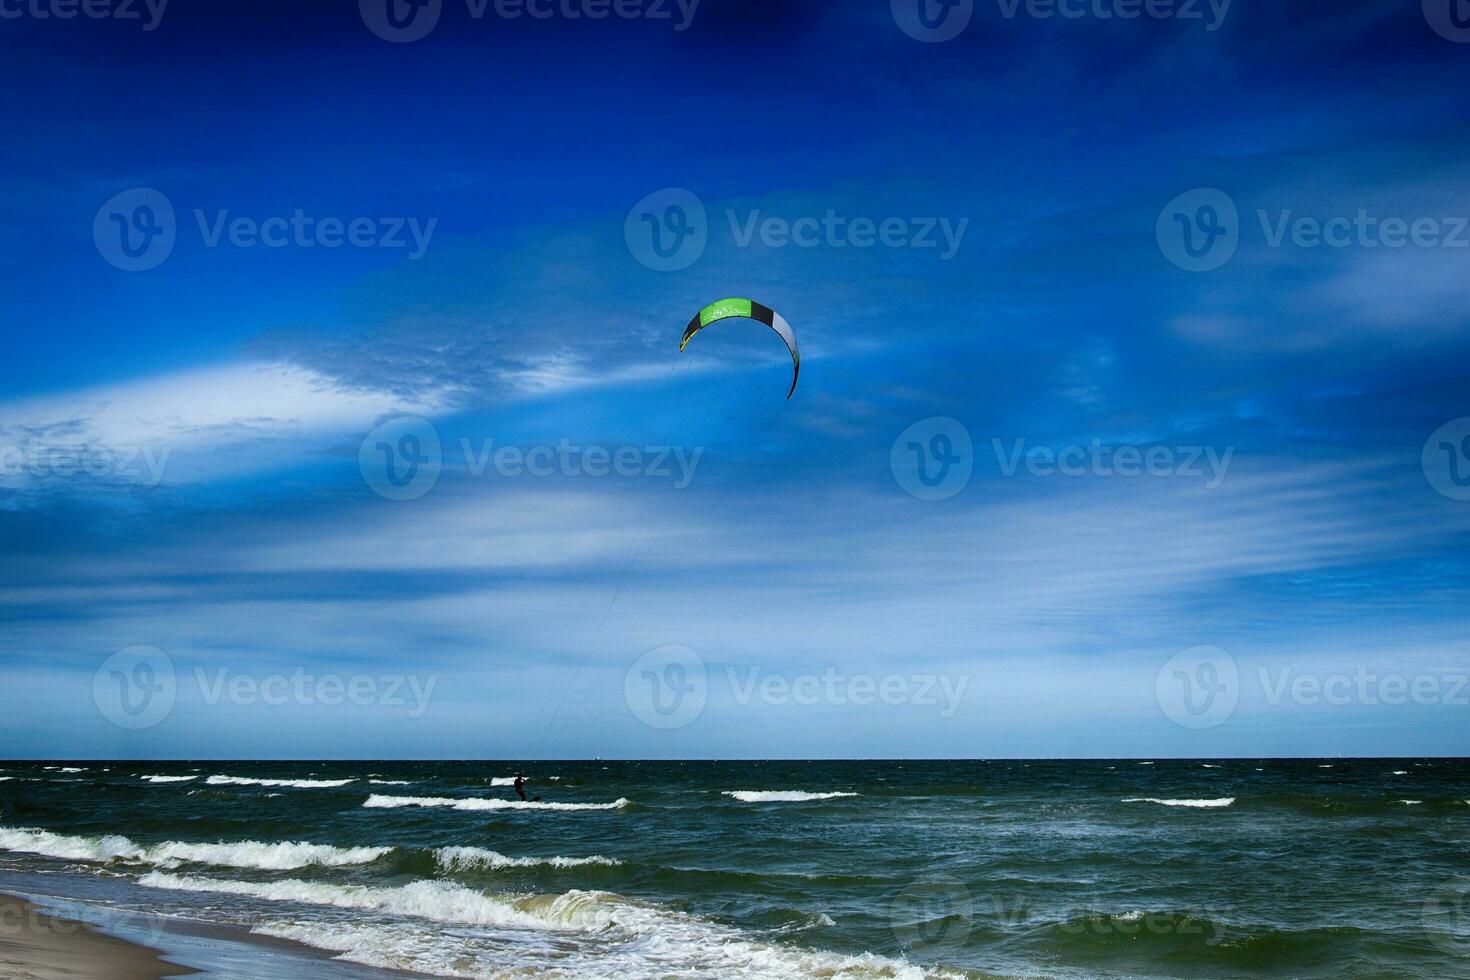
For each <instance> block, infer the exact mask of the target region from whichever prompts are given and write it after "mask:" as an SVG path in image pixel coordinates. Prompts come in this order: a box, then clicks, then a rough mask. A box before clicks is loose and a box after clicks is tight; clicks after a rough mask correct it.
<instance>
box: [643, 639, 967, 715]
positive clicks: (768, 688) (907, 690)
mask: <svg viewBox="0 0 1470 980" xmlns="http://www.w3.org/2000/svg"><path fill="white" fill-rule="evenodd" d="M714 679H715V680H723V681H724V683H725V685H726V687H727V688H728V691H727V693H728V696H729V700H730V701H731V702H732V703H733V704H734V705H735V706H737V707H739V708H747V707H749V706H750V705H752V704H762V705H766V706H768V707H776V708H782V707H789V706H796V707H802V708H814V707H819V706H829V707H858V708H870V707H878V706H882V707H890V708H899V707H915V708H925V709H928V708H933V709H937V714H938V716H939V717H940V718H945V719H948V718H953V717H954V716H955V714H956V713H957V712H958V711H959V709H960V706H961V704H962V703H963V702H964V699H965V692H966V690H967V689H968V688H969V684H970V678H969V676H968V675H964V674H958V675H951V674H931V673H912V674H882V675H878V674H869V673H863V672H850V671H844V670H840V669H838V668H837V667H833V666H829V667H824V668H823V669H822V670H820V671H818V672H814V673H804V674H795V675H793V674H784V673H773V672H770V671H766V670H763V669H762V668H760V667H750V668H736V667H726V668H725V669H724V671H723V672H722V673H717V674H715V675H714ZM714 693H716V692H714V691H712V690H711V674H710V671H709V669H708V668H707V667H706V665H705V662H704V658H702V657H701V656H700V655H699V654H697V653H695V652H694V651H693V650H691V649H690V648H688V647H685V646H664V647H659V648H657V649H655V650H650V651H648V652H647V653H645V654H643V655H642V656H641V657H639V658H638V659H637V660H635V661H634V662H633V664H632V665H631V666H629V668H628V670H627V672H626V673H625V674H624V676H623V699H624V701H625V702H626V703H627V705H628V710H629V711H631V712H632V713H633V715H634V717H636V718H638V720H639V721H642V722H643V723H644V724H646V725H648V726H650V727H652V728H659V729H672V728H683V727H684V726H686V725H689V724H690V723H692V722H693V721H694V720H695V719H697V718H698V717H699V716H700V715H701V714H702V713H703V712H704V709H705V705H706V704H707V703H708V702H709V699H710V697H711V695H712V694H714Z"/></svg>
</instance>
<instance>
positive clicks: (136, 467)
mask: <svg viewBox="0 0 1470 980" xmlns="http://www.w3.org/2000/svg"><path fill="white" fill-rule="evenodd" d="M170 454H171V450H170V449H169V448H168V447H167V446H165V447H163V448H161V449H155V448H154V447H152V446H100V445H64V446H59V445H47V444H45V443H40V442H35V441H27V442H23V443H21V444H20V445H14V446H6V445H0V479H10V480H17V479H21V478H31V479H38V480H41V479H60V480H66V479H92V480H99V481H116V482H118V483H123V484H127V485H129V486H142V487H146V488H148V489H152V488H153V487H156V486H158V485H159V484H160V483H162V482H163V472H164V468H165V467H166V466H167V465H168V460H169V456H170Z"/></svg>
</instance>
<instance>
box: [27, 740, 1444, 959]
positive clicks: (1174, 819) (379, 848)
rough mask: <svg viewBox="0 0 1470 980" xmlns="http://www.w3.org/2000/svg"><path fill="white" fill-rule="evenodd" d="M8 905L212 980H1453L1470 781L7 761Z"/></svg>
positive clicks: (1116, 767) (1213, 763)
mask: <svg viewBox="0 0 1470 980" xmlns="http://www.w3.org/2000/svg"><path fill="white" fill-rule="evenodd" d="M518 769H519V770H523V771H524V772H525V773H526V777H527V787H528V792H529V794H530V795H532V796H533V797H535V798H534V799H532V800H528V801H527V802H521V801H520V800H519V799H517V797H516V794H515V792H514V790H513V788H512V786H511V781H512V778H513V775H514V773H515V772H516V771H517V770H518ZM0 891H4V892H9V893H12V894H19V895H25V896H29V897H32V898H34V899H36V900H37V901H39V902H41V904H42V907H43V908H47V909H51V910H53V911H59V912H62V913H64V914H67V915H72V916H74V917H76V918H81V919H84V920H85V921H91V922H96V923H97V924H99V925H100V926H101V927H102V928H104V929H106V930H109V931H114V932H117V933H119V934H121V935H122V936H123V937H124V938H131V939H135V940H139V941H148V942H150V943H151V944H154V945H157V946H158V947H159V948H162V949H164V950H165V951H170V950H173V951H175V952H177V954H178V955H179V956H180V957H181V958H182V961H184V962H194V961H197V964H198V965H200V966H201V967H203V968H205V969H206V971H212V972H213V974H214V975H217V976H256V975H259V976H270V975H274V976H284V975H290V976H293V977H298V976H299V977H310V976H322V977H329V976H330V977H344V978H345V977H390V976H398V977H403V976H406V975H424V976H436V977H467V978H534V977H556V978H619V980H639V978H654V977H658V978H665V977H696V978H711V980H714V978H731V977H769V978H788V977H789V978H798V977H820V978H829V980H842V978H853V980H856V978H881V977H892V978H905V980H909V978H914V980H917V978H924V977H971V978H1033V977H1055V978H1101V977H1169V978H1192V977H1212V978H1241V977H1290V978H1313V977H1321V978H1328V977H1331V978H1343V977H1361V978H1369V977H1371V978H1383V980H1387V978H1395V980H1403V978H1435V980H1444V978H1461V977H1463V978H1470V761H1467V760H1459V759H1295V760H1280V759H1260V760H1242V759H1235V760H1210V759H1204V760H1179V759H1172V760H1168V759H1158V760H1149V759H1116V760H1089V761H1027V760H991V761H975V760H961V761H923V762H908V761H844V762H832V761H810V762H792V761H779V762H777V761H771V762H757V761H744V762H649V761H642V762H633V761H625V762H603V761H593V762H588V761H577V762H573V761H562V762H537V763H534V764H533V763H524V762H521V763H517V762H494V761H479V762H465V761H458V762H372V761H367V762H361V761H359V762H342V761H334V762H222V761H207V762H205V761H195V762H188V761H183V762H122V761H83V762H77V761H72V762H25V763H19V762H13V763H6V764H0ZM0 940H3V933H0ZM242 949H244V950H256V951H257V953H258V956H257V957H256V958H255V959H252V957H251V956H250V955H248V954H240V953H238V951H239V950H242ZM229 951H234V952H229ZM191 957H192V958H193V959H192V960H191V959H190V958H191ZM283 958H284V959H283ZM288 961H289V962H291V963H293V964H295V965H294V966H291V967H290V968H284V967H282V966H281V963H283V962H288ZM272 963H273V964H274V965H271V964H272ZM232 964H233V966H232ZM242 964H254V965H253V966H246V965H242ZM262 964H264V965H262ZM252 971H253V972H252ZM206 975H209V973H208V972H207V973H206Z"/></svg>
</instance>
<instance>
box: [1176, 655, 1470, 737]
mask: <svg viewBox="0 0 1470 980" xmlns="http://www.w3.org/2000/svg"><path fill="white" fill-rule="evenodd" d="M1252 677H1254V680H1255V682H1256V684H1257V685H1258V686H1259V693H1260V696H1261V700H1262V701H1263V702H1264V703H1265V704H1266V705H1267V706H1268V707H1272V708H1276V707H1280V706H1281V705H1283V704H1286V703H1288V702H1289V703H1291V704H1295V705H1298V706H1301V707H1305V708H1314V709H1315V708H1342V707H1349V706H1364V707H1374V706H1379V705H1387V706H1391V707H1393V706H1400V705H1410V704H1412V705H1419V706H1422V707H1429V706H1443V707H1459V708H1463V707H1466V706H1470V672H1467V671H1465V670H1436V671H1420V672H1417V673H1404V672H1398V671H1389V672H1381V671H1377V670H1373V669H1372V668H1369V667H1367V666H1358V667H1355V668H1353V669H1351V670H1333V671H1303V670H1298V669H1296V668H1294V667H1292V666H1290V665H1284V666H1275V667H1273V666H1258V667H1257V668H1256V670H1255V672H1254V675H1252V674H1251V673H1249V672H1243V671H1241V669H1240V667H1239V665H1238V664H1237V662H1236V660H1235V658H1234V657H1233V656H1231V655H1230V653H1229V652H1227V651H1225V650H1223V649H1221V648H1220V647H1215V646H1203V647H1191V648H1190V649H1188V650H1184V651H1181V652H1179V653H1176V654H1175V655H1174V656H1172V657H1170V658H1169V660H1168V661H1166V662H1165V663H1164V665H1163V666H1162V667H1161V668H1159V671H1158V674H1157V675H1156V676H1155V680H1154V695H1155V698H1156V699H1157V701H1158V704H1159V707H1160V708H1161V709H1162V710H1163V712H1164V714H1165V715H1166V716H1168V718H1169V719H1170V720H1171V721H1173V722H1175V723H1176V724H1178V725H1180V726H1182V727H1184V728H1194V729H1204V728H1214V727H1216V726H1218V725H1221V724H1224V723H1225V722H1226V721H1227V720H1229V719H1230V718H1231V717H1232V716H1233V715H1234V714H1235V711H1236V708H1237V707H1238V706H1239V704H1240V700H1241V697H1242V695H1243V694H1244V693H1245V691H1244V688H1246V687H1247V681H1248V680H1250V679H1252Z"/></svg>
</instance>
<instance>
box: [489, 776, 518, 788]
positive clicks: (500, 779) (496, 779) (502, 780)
mask: <svg viewBox="0 0 1470 980" xmlns="http://www.w3.org/2000/svg"><path fill="white" fill-rule="evenodd" d="M515 784H516V778H515V777H514V776H491V777H490V785H491V786H514V785H515Z"/></svg>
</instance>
